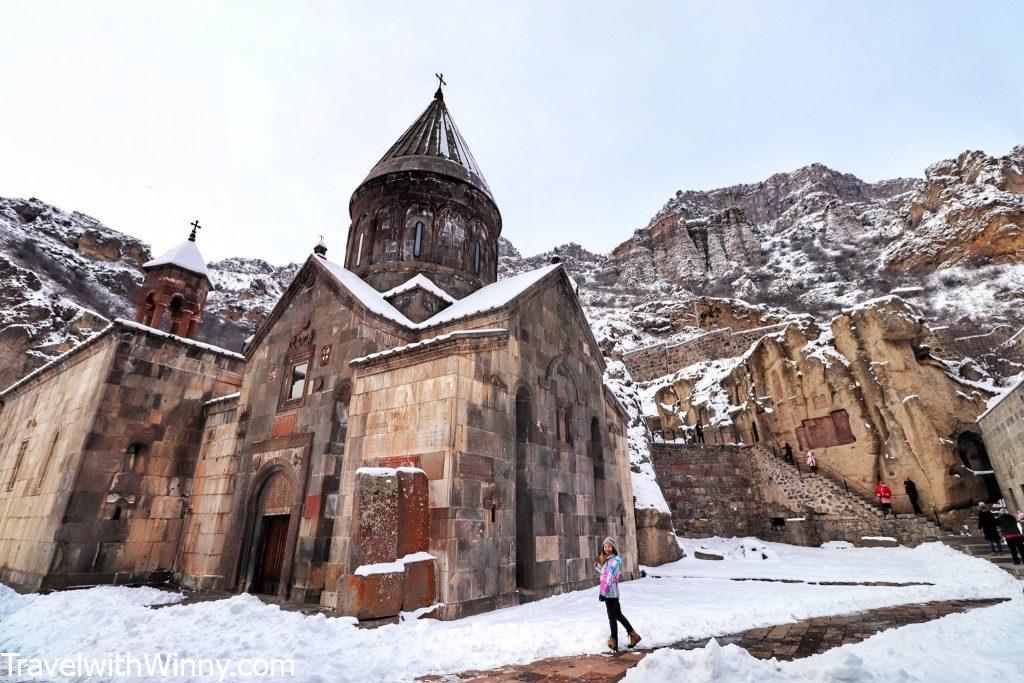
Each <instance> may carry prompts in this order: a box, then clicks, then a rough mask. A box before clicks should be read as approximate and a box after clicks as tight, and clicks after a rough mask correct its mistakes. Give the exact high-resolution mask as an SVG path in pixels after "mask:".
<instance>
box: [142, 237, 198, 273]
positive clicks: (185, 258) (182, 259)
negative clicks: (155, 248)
mask: <svg viewBox="0 0 1024 683" xmlns="http://www.w3.org/2000/svg"><path fill="white" fill-rule="evenodd" d="M167 265H171V266H178V267H179V268H184V269H185V270H187V271H189V272H191V273H195V274H196V275H202V276H203V277H205V278H206V279H207V280H209V279H210V271H208V270H207V269H206V259H204V258H203V255H202V254H200V253H199V247H197V246H196V243H195V242H193V241H192V240H185V241H184V242H182V243H181V244H179V245H178V246H176V247H174V248H173V249H171V250H170V251H167V252H164V253H163V254H161V255H160V256H157V257H156V258H155V259H153V260H152V261H146V262H145V263H144V264H142V267H143V268H144V269H145V270H149V269H150V268H155V267H157V266H167Z"/></svg>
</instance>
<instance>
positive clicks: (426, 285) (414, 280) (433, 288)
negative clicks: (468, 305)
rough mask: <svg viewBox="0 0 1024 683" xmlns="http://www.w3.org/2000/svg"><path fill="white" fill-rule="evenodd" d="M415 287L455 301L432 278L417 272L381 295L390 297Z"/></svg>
mask: <svg viewBox="0 0 1024 683" xmlns="http://www.w3.org/2000/svg"><path fill="white" fill-rule="evenodd" d="M417 287H419V288H420V289H423V290H426V291H428V292H430V293H431V294H433V295H434V296H436V297H438V298H440V299H443V300H445V301H447V302H448V303H450V304H453V303H455V301H456V299H455V298H454V297H453V296H452V295H451V294H449V293H448V292H446V291H444V290H443V289H441V288H440V287H439V286H437V284H436V283H435V282H434V281H433V280H431V279H430V278H429V277H427V276H426V275H424V274H423V273H417V274H416V275H415V276H414V277H411V278H409V279H408V280H406V281H405V282H403V283H402V284H400V285H398V286H397V287H392V288H391V289H389V290H388V291H386V292H384V294H382V295H381V296H383V297H384V298H385V299H390V298H391V297H393V296H395V295H396V294H402V293H403V292H408V291H409V290H410V289H416V288H417Z"/></svg>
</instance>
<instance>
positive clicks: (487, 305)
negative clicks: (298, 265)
mask: <svg viewBox="0 0 1024 683" xmlns="http://www.w3.org/2000/svg"><path fill="white" fill-rule="evenodd" d="M310 258H315V259H317V260H318V261H319V262H320V264H321V265H323V266H324V268H326V269H327V272H329V273H330V274H331V275H332V276H334V278H335V280H337V281H338V283H339V284H340V285H342V286H343V287H344V288H345V289H347V290H348V291H349V292H350V293H351V294H352V296H354V297H355V298H356V299H358V300H359V301H360V303H362V304H363V305H364V306H366V308H367V309H369V310H370V311H371V312H373V313H376V314H377V315H380V316H383V317H384V318H387V319H388V320H391V321H392V322H395V323H398V324H399V325H401V326H403V327H405V328H407V329H410V330H424V329H427V328H429V327H434V326H436V325H441V324H444V323H449V322H452V321H454V320H458V319H460V318H466V317H469V316H471V315H477V314H479V313H485V312H487V311H492V310H494V309H496V308H501V307H502V306H504V305H505V304H507V303H509V302H510V301H512V299H514V298H516V297H517V296H519V295H520V294H522V293H523V292H525V291H526V290H527V289H529V288H530V287H532V286H533V285H534V284H536V283H537V282H539V281H540V280H541V279H542V278H543V277H544V276H545V275H547V274H548V273H551V272H553V271H554V270H556V269H558V268H561V264H559V263H553V264H551V265H548V266H544V267H543V268H538V269H536V270H531V271H529V272H526V273H520V274H519V275H516V276H514V277H509V278H505V279H503V280H498V281H497V282H493V283H491V284H489V285H487V286H486V287H481V288H480V289H478V290H477V291H475V292H473V293H472V294H470V295H469V296H467V297H465V298H464V299H454V300H453V303H452V305H450V306H448V307H447V308H445V309H444V310H442V311H440V312H438V313H436V314H434V315H433V316H431V317H430V318H427V319H426V320H424V321H423V322H421V323H414V322H413V321H411V320H409V319H408V318H407V317H405V315H403V314H402V312H401V311H399V310H398V309H397V308H395V307H394V306H392V305H391V304H390V303H389V302H388V301H387V299H386V298H385V297H386V296H387V295H388V294H389V293H388V292H385V293H383V294H382V293H380V292H378V291H377V290H376V289H374V288H373V287H371V286H370V285H368V284H367V283H366V282H364V281H363V279H362V278H360V277H359V276H358V275H356V274H355V273H353V272H352V271H350V270H347V269H345V268H343V267H342V266H340V265H338V264H337V263H334V262H332V261H328V260H327V259H326V258H324V257H322V256H312V257H310ZM413 279H415V278H413ZM424 279H426V278H424ZM427 282H430V281H429V280H427ZM406 284H408V283H406ZM401 286H402V287H404V286H405V285H401ZM393 291H394V290H391V292H393ZM441 291H443V290H441Z"/></svg>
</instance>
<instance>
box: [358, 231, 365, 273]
mask: <svg viewBox="0 0 1024 683" xmlns="http://www.w3.org/2000/svg"><path fill="white" fill-rule="evenodd" d="M364 234H365V233H362V232H360V233H359V243H358V244H356V267H359V266H360V265H362V263H363V235H364Z"/></svg>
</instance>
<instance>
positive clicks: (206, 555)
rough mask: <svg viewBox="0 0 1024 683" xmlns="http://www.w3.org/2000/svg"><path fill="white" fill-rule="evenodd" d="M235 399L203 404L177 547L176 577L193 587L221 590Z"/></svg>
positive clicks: (235, 466) (230, 494)
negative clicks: (200, 431) (200, 432)
mask: <svg viewBox="0 0 1024 683" xmlns="http://www.w3.org/2000/svg"><path fill="white" fill-rule="evenodd" d="M237 417H238V399H237V398H233V399H226V400H219V401H214V402H212V403H210V404H208V405H207V406H206V420H205V423H204V425H203V444H202V447H201V448H200V450H199V457H198V460H197V462H196V468H195V474H194V475H193V477H192V491H191V494H190V496H189V500H188V517H187V518H186V528H185V540H184V543H182V545H181V547H180V548H179V551H178V552H179V561H178V572H177V574H176V576H175V578H176V580H177V581H178V583H180V584H181V585H182V586H185V587H186V588H192V589H194V590H207V589H213V590H223V589H224V587H225V586H224V575H223V573H222V570H221V557H222V555H223V554H224V545H225V540H226V534H227V531H228V524H229V521H230V513H231V500H232V497H233V496H234V493H235V487H234V484H235V482H234V476H235V473H236V472H237V469H238V459H237V458H236V457H235V448H236V446H237V444H238V435H237V423H236V420H237Z"/></svg>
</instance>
